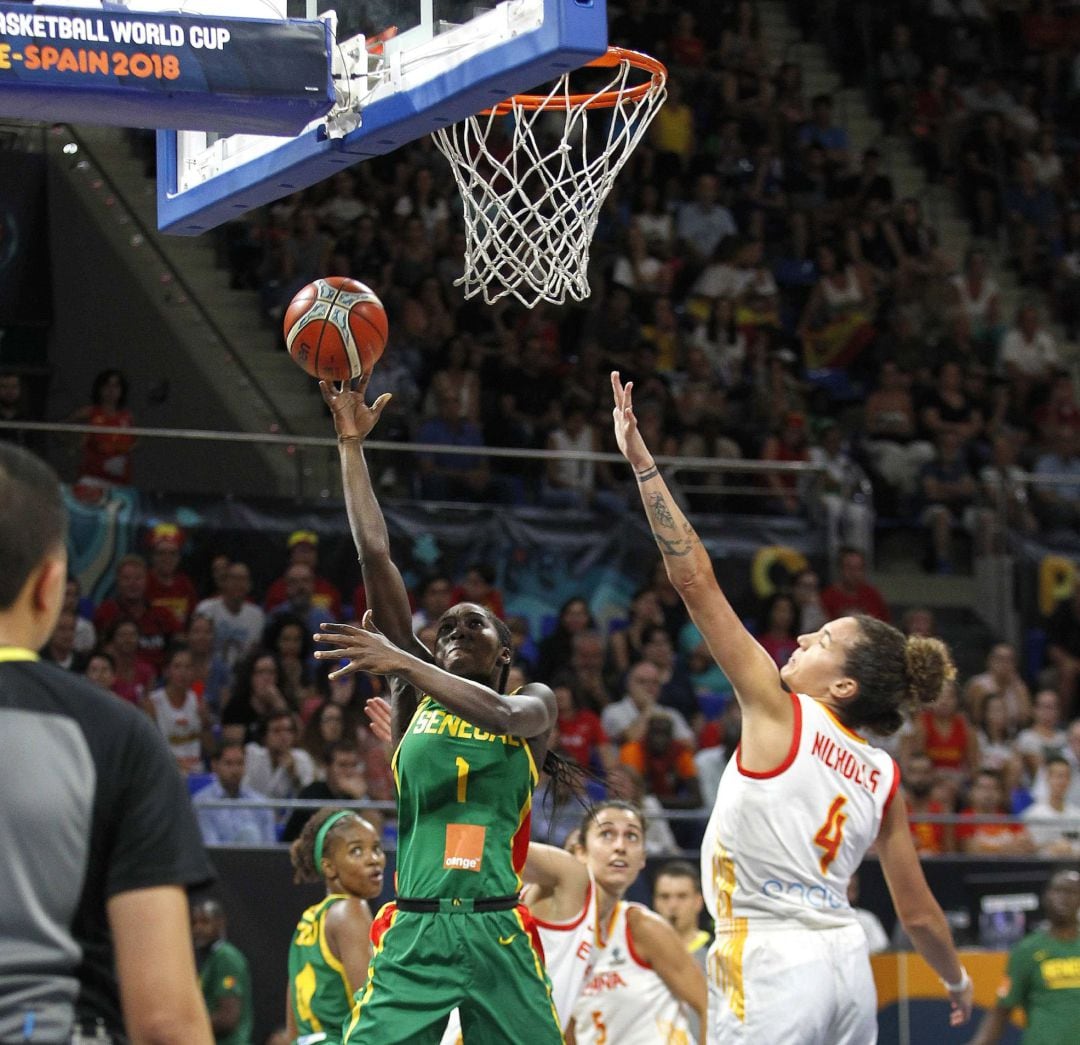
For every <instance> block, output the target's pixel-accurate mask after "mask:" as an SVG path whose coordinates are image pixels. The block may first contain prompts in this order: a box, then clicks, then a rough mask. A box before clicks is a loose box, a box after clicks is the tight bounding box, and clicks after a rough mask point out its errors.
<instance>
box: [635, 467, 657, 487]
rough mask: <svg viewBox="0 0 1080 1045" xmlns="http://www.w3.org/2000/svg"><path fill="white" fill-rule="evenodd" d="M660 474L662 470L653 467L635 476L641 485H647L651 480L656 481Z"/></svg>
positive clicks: (636, 473)
mask: <svg viewBox="0 0 1080 1045" xmlns="http://www.w3.org/2000/svg"><path fill="white" fill-rule="evenodd" d="M659 474H660V469H659V468H657V467H655V466H653V467H652V468H646V469H645V471H644V472H635V473H634V476H635V478H636V479H637V481H638V482H639V483H647V482H648V481H649V480H650V479H655V478H656V477H657V476H658V475H659Z"/></svg>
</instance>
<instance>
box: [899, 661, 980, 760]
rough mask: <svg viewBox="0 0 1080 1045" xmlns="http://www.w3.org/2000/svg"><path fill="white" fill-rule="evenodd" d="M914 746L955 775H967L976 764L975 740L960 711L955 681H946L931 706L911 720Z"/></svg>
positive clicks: (964, 716)
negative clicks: (914, 737) (946, 683)
mask: <svg viewBox="0 0 1080 1045" xmlns="http://www.w3.org/2000/svg"><path fill="white" fill-rule="evenodd" d="M915 731H916V748H917V749H918V750H920V751H922V752H923V753H924V754H925V755H926V757H927V758H929V759H930V761H931V762H932V763H933V765H934V768H935V769H938V770H944V771H945V772H946V773H948V774H951V775H952V776H955V777H962V776H967V775H968V774H969V773H974V772H975V770H976V769H978V767H979V741H978V737H977V736H976V733H975V730H974V729H972V727H971V723H970V722H968V719H967V715H965V714H964V713H963V712H962V711H961V710H960V704H959V700H958V698H957V693H956V684H955V683H949V684H948V685H946V686H945V688H944V689H943V690H942V692H941V696H940V697H938V699H937V702H936V703H935V704H934V706H933V707H932V708H928V709H927V710H926V711H922V712H920V713H919V716H918V718H917V719H916V720H915Z"/></svg>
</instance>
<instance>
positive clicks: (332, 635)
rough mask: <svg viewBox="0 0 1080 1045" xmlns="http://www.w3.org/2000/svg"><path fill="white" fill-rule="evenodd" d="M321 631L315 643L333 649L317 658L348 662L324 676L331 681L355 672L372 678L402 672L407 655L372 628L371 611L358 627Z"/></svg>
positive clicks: (325, 627) (324, 627) (327, 627)
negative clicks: (366, 673)
mask: <svg viewBox="0 0 1080 1045" xmlns="http://www.w3.org/2000/svg"><path fill="white" fill-rule="evenodd" d="M321 628H322V630H321V631H319V632H318V633H317V634H316V635H315V641H316V642H318V643H320V644H321V645H323V646H331V647H332V648H331V649H321V650H316V651H315V656H316V658H317V659H318V660H341V659H343V658H344V659H346V660H348V661H349V663H348V664H346V665H345V666H344V667H342V668H338V669H337V670H336V671H331V672H330V674H329V675H328V676H327V677H328V678H331V679H340V678H344V677H345V676H346V675H354V674H355V673H356V672H358V671H367V672H370V673H371V674H372V675H393V674H394V673H395V672H397V671H399V670H400V669H401V667H402V665H403V664H404V660H405V658H406V657H407V656H408V655H407V654H406V653H404V652H403V651H402V650H400V649H398V647H397V646H395V645H394V644H393V643H392V642H391V641H390V640H389V639H388V638H387V637H386V636H385V635H384V634H383V633H382V632H381V631H379V629H378V628H377V627H375V623H374V621H373V620H372V617H371V610H368V611H367V613H365V614H364V619H363V621H361V623H360V624H359V625H356V624H323V625H321Z"/></svg>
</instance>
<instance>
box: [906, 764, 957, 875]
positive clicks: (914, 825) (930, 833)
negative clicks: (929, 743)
mask: <svg viewBox="0 0 1080 1045" xmlns="http://www.w3.org/2000/svg"><path fill="white" fill-rule="evenodd" d="M903 781H904V785H903V786H904V798H905V799H906V800H907V807H908V817H909V820H908V828H909V829H910V831H911V840H912V842H914V843H915V851H916V852H917V853H918V854H919V856H940V855H941V854H942V853H952V852H955V850H956V838H955V833H954V831H953V827H952V825H951V824H932V823H924V822H921V821H916V820H915V819H913V818H914V816H915V815H917V814H921V813H927V814H944V813H948V812H950V810H949V809H947V808H946V807H945V806H944V805H943V804H942V803H941V802H939V801H937V800H936V799H934V798H932V797H931V795H932V793H933V789H934V764H933V762H931V761H930V759H929V758H928V757H927V756H926V755H925V754H922V753H919V752H916V753H915V754H913V755H911V756H910V757H909V758H908V759H907V760H906V762H905V765H904V774H903Z"/></svg>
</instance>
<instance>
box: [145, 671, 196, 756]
mask: <svg viewBox="0 0 1080 1045" xmlns="http://www.w3.org/2000/svg"><path fill="white" fill-rule="evenodd" d="M150 706H151V707H152V708H153V709H154V718H155V720H156V721H157V726H158V729H159V730H160V731H161V735H162V736H163V737H164V738H165V741H166V743H167V744H168V745H169V750H170V751H172V753H173V758H175V759H176V761H177V762H179V763H180V764H181V765H183V766H185V767H191V766H194V765H195V764H196V763H198V761H199V758H200V756H201V754H202V746H201V743H200V738H201V736H202V719H201V718H200V717H199V698H198V695H197V694H196V693H195V691H194V690H193V689H189V690H188V691H187V695H186V696H185V697H184V703H183V704H181V705H180V707H178V708H175V707H173V706H172V704H170V703H169V698H168V696H167V695H166V693H165V690H164V689H155V690H154V691H153V692H152V693H151V694H150Z"/></svg>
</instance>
